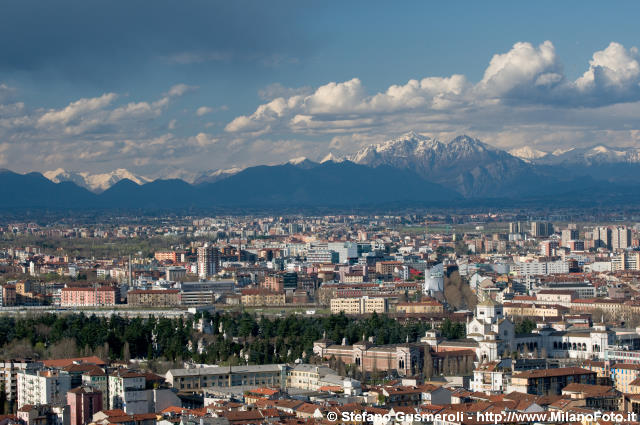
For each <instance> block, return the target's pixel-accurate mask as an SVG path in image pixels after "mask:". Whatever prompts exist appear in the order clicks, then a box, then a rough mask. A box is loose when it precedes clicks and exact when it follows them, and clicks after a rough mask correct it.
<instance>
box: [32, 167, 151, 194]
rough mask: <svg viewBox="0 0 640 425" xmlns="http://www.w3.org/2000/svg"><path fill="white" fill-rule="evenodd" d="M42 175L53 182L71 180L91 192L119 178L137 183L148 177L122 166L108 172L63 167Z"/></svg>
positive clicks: (102, 188)
mask: <svg viewBox="0 0 640 425" xmlns="http://www.w3.org/2000/svg"><path fill="white" fill-rule="evenodd" d="M43 175H44V176H45V177H46V178H48V179H49V180H51V181H52V182H54V183H61V182H73V183H75V184H77V185H78V186H82V187H84V188H86V189H89V190H91V191H93V192H103V191H105V190H107V189H109V188H110V187H111V186H113V185H114V184H116V183H118V182H119V181H120V180H124V179H128V180H131V181H133V182H134V183H137V184H145V183H148V182H150V181H151V179H150V178H147V177H143V176H139V175H136V174H134V173H132V172H130V171H129V170H127V169H124V168H118V169H116V170H113V171H111V172H108V173H99V174H90V173H88V172H76V171H67V170H65V169H63V168H58V169H57V170H52V171H46V172H44V173H43Z"/></svg>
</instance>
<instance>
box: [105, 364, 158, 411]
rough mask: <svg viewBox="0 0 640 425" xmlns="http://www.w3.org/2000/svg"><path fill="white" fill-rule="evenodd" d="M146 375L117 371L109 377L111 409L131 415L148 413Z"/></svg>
mask: <svg viewBox="0 0 640 425" xmlns="http://www.w3.org/2000/svg"><path fill="white" fill-rule="evenodd" d="M145 388H146V379H145V377H144V375H142V374H140V373H136V372H131V371H129V370H117V371H115V372H113V373H112V374H111V375H109V409H122V410H124V411H125V412H127V413H128V414H129V415H133V414H141V413H148V407H149V400H148V393H147V391H146V389H145Z"/></svg>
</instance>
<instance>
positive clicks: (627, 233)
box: [611, 226, 631, 249]
mask: <svg viewBox="0 0 640 425" xmlns="http://www.w3.org/2000/svg"><path fill="white" fill-rule="evenodd" d="M630 246H631V229H629V228H628V227H627V226H616V227H614V228H613V229H611V248H612V249H627V248H629V247H630Z"/></svg>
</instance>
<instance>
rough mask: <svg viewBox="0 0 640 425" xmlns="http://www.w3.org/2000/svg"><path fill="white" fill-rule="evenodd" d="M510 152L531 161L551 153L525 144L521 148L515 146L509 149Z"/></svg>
mask: <svg viewBox="0 0 640 425" xmlns="http://www.w3.org/2000/svg"><path fill="white" fill-rule="evenodd" d="M509 153H510V154H511V155H513V156H515V157H517V158H520V159H522V160H523V161H527V162H531V161H534V160H536V159H540V158H544V157H545V156H547V155H549V153H548V152H544V151H540V150H537V149H533V148H532V147H530V146H523V147H521V148H514V149H511V150H510V151H509Z"/></svg>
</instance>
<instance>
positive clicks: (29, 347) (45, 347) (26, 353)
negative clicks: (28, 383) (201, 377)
mask: <svg viewBox="0 0 640 425" xmlns="http://www.w3.org/2000/svg"><path fill="white" fill-rule="evenodd" d="M199 319H203V320H204V321H206V322H207V323H208V324H210V325H211V330H212V334H206V335H205V334H201V333H198V332H196V331H195V329H194V327H195V324H196V321H198V320H199ZM430 327H431V325H430V323H427V322H423V321H419V320H416V321H413V322H407V323H400V322H398V321H396V320H395V319H393V318H391V317H388V316H386V315H378V314H373V315H371V316H369V317H366V318H353V317H348V316H346V315H344V314H337V315H330V316H325V317H317V316H297V315H289V316H287V317H274V318H270V317H264V316H258V315H253V314H249V313H247V312H243V313H230V312H229V313H227V312H225V313H215V314H209V313H203V314H200V313H198V314H196V315H195V316H187V317H178V318H168V317H149V318H126V317H122V316H117V315H113V316H111V317H97V316H95V315H91V316H87V315H85V314H82V313H79V314H63V315H56V314H41V315H28V316H25V317H7V316H3V317H0V341H3V342H4V345H3V346H2V347H1V349H0V355H1V356H2V357H3V358H4V359H10V358H18V357H32V358H36V359H37V358H65V357H76V356H88V355H96V356H98V357H100V358H103V359H104V360H125V361H128V360H129V359H132V358H136V359H145V360H146V361H148V362H154V361H158V362H159V361H165V362H181V361H186V360H189V361H194V362H197V363H207V364H219V363H220V364H241V363H249V364H267V363H280V362H292V361H294V360H296V359H303V361H306V360H308V359H309V358H310V357H311V356H312V355H313V342H314V341H317V340H319V339H321V338H323V337H325V338H328V339H331V340H333V341H334V342H335V343H336V344H340V343H342V341H343V339H344V341H345V342H346V343H347V344H353V343H355V342H357V341H360V340H362V339H363V338H365V339H367V340H369V339H372V340H373V342H374V343H375V344H380V345H383V344H399V343H404V342H406V341H407V340H408V341H410V342H416V341H417V340H419V338H420V337H422V336H424V334H425V332H426V331H427V330H429V329H430ZM441 332H442V334H443V336H445V337H447V338H450V339H456V338H463V337H464V336H465V335H464V325H463V324H462V323H456V322H451V321H450V320H445V322H444V323H443V325H442V326H441Z"/></svg>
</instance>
